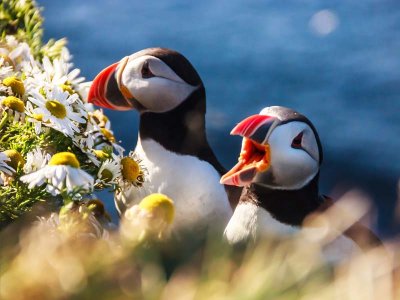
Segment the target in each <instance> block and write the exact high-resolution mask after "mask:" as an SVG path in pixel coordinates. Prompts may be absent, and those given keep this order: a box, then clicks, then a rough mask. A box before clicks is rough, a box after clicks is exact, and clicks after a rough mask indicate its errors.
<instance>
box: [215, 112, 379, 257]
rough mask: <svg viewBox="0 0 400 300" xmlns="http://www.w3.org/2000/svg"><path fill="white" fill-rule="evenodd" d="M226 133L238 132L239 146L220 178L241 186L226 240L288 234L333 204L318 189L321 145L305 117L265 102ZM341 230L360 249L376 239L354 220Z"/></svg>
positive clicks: (231, 241) (232, 241)
mask: <svg viewBox="0 0 400 300" xmlns="http://www.w3.org/2000/svg"><path fill="white" fill-rule="evenodd" d="M231 134H233V135H240V136H242V137H243V142H242V149H241V153H240V156H239V162H238V163H237V164H236V166H234V167H233V168H232V170H230V171H229V172H228V173H226V174H225V175H224V176H222V178H221V183H223V184H230V185H235V186H241V187H243V192H242V195H241V197H240V200H239V203H238V206H237V207H236V209H235V211H234V215H233V216H232V218H231V220H230V221H229V224H228V226H227V227H226V229H225V233H224V235H225V238H226V239H227V241H228V242H229V243H230V244H233V245H235V244H243V243H247V242H249V241H257V240H258V239H260V237H261V236H263V235H273V236H285V235H290V234H293V233H295V232H296V231H299V230H300V229H301V228H302V226H303V225H304V223H303V221H304V220H305V219H306V217H308V216H310V215H311V214H313V213H317V212H323V211H326V210H327V209H328V208H330V207H332V205H333V201H332V200H331V199H330V198H329V197H326V196H322V195H320V194H319V190H318V179H319V171H320V166H321V163H322V159H323V154H322V146H321V141H320V139H319V136H318V133H317V131H316V129H315V127H314V125H313V124H312V123H311V121H310V120H309V119H307V118H306V117H305V116H303V115H301V114H299V113H298V112H296V111H294V110H292V109H289V108H286V107H281V106H272V107H267V108H264V109H263V110H262V111H261V112H260V114H258V115H253V116H250V117H248V118H246V119H245V120H243V121H241V122H240V123H239V124H238V125H237V126H236V127H235V128H234V129H233V130H232V132H231ZM344 235H345V236H347V237H349V238H350V239H351V240H352V241H350V239H348V238H347V240H349V242H351V244H354V245H358V246H359V248H362V249H363V248H369V247H370V246H375V245H379V244H380V241H379V239H378V238H377V237H376V236H375V235H374V234H373V233H372V231H370V230H369V229H368V228H366V227H364V226H363V225H362V224H360V223H358V222H357V223H355V224H354V225H353V226H351V227H350V228H348V229H347V230H346V231H345V232H344ZM354 242H355V243H354ZM350 248H352V246H349V247H347V249H350ZM357 248H358V247H357Z"/></svg>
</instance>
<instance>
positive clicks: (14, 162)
mask: <svg viewBox="0 0 400 300" xmlns="http://www.w3.org/2000/svg"><path fill="white" fill-rule="evenodd" d="M3 153H4V154H5V155H7V157H8V158H9V159H10V160H9V161H7V164H8V165H9V166H10V167H11V168H13V169H14V170H17V169H18V167H21V168H22V167H23V166H24V165H25V160H24V158H23V157H22V155H21V153H19V152H18V151H17V150H13V149H11V150H6V151H4V152H3Z"/></svg>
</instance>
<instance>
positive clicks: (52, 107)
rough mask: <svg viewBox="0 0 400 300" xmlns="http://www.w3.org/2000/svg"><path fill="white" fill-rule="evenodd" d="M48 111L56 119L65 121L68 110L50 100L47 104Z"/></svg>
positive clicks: (57, 102)
mask: <svg viewBox="0 0 400 300" xmlns="http://www.w3.org/2000/svg"><path fill="white" fill-rule="evenodd" d="M46 108H47V110H48V111H49V112H50V113H51V114H52V115H53V116H55V117H56V118H58V119H64V118H65V117H66V116H67V109H66V108H65V106H64V104H62V103H60V102H59V101H57V100H48V101H47V102H46Z"/></svg>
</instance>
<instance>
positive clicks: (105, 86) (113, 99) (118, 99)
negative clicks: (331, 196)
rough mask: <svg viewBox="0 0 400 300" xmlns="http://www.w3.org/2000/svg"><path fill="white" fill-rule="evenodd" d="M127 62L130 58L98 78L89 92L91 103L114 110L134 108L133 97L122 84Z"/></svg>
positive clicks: (105, 70)
mask: <svg viewBox="0 0 400 300" xmlns="http://www.w3.org/2000/svg"><path fill="white" fill-rule="evenodd" d="M127 62H128V57H126V58H124V59H122V60H121V61H120V62H117V63H114V64H112V65H111V66H109V67H107V68H105V69H104V70H103V71H101V72H100V73H99V74H98V75H97V76H96V78H95V79H94V80H93V83H92V85H91V87H90V90H89V95H88V102H89V103H93V104H95V105H97V106H100V107H103V108H109V109H114V110H130V109H133V108H134V105H133V102H134V101H133V100H134V97H133V95H132V94H131V93H130V92H129V90H128V89H127V88H126V87H125V86H124V85H122V83H121V75H122V72H123V71H124V68H125V66H126V64H127Z"/></svg>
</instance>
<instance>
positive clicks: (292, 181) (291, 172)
mask: <svg viewBox="0 0 400 300" xmlns="http://www.w3.org/2000/svg"><path fill="white" fill-rule="evenodd" d="M279 150H280V151H279ZM271 168H272V170H273V172H274V178H275V182H276V183H277V184H278V185H279V186H281V187H282V188H284V189H298V188H301V187H303V186H304V185H305V184H307V183H308V182H309V181H310V180H311V179H312V178H313V177H314V176H315V175H316V174H317V172H318V168H319V166H318V163H317V162H316V161H315V160H314V159H312V158H311V157H310V156H309V155H308V154H307V153H306V152H305V151H302V150H297V149H292V148H286V149H284V151H282V150H281V149H275V151H274V149H273V148H272V147H271Z"/></svg>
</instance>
